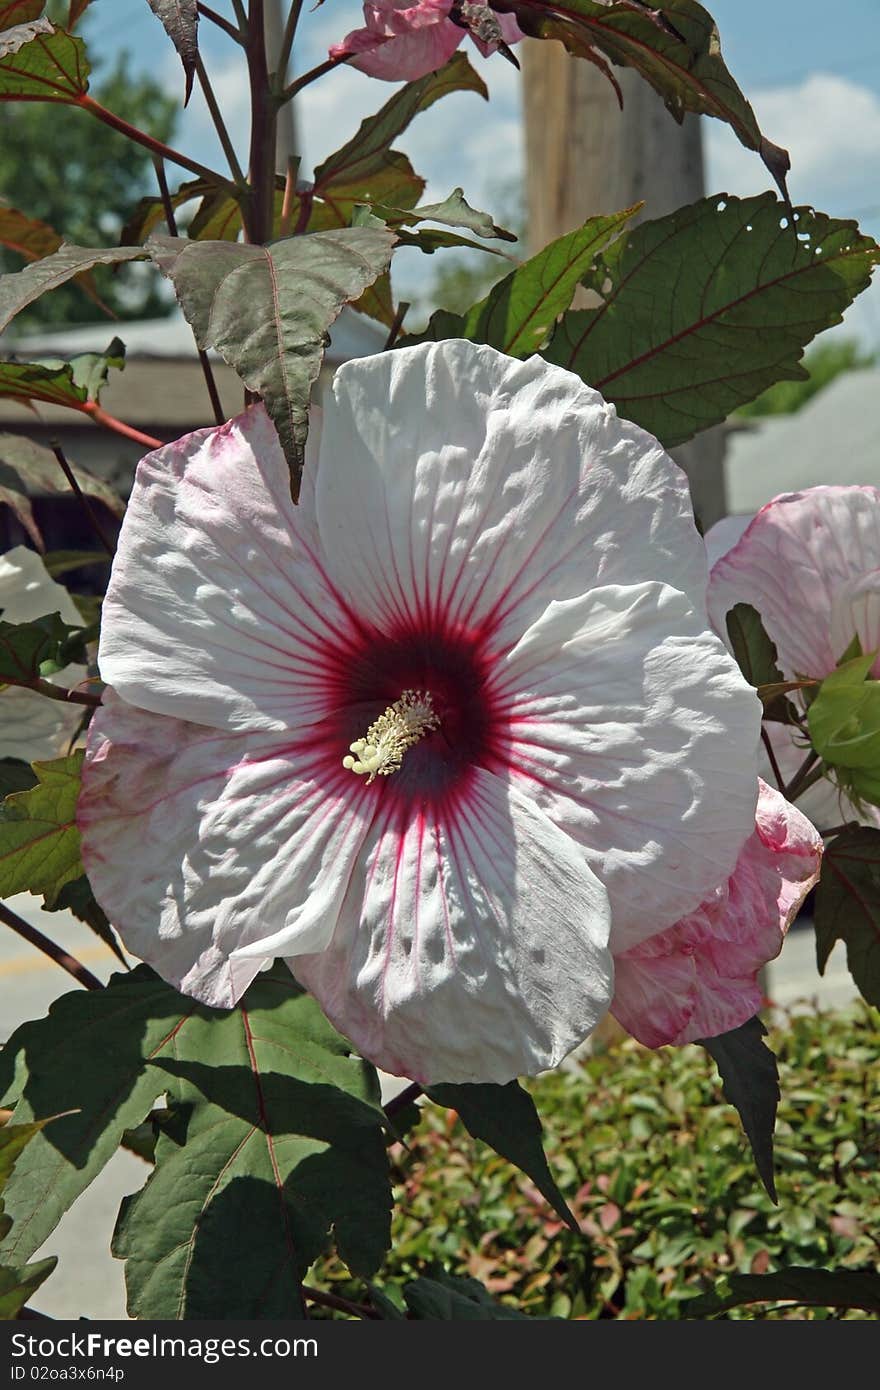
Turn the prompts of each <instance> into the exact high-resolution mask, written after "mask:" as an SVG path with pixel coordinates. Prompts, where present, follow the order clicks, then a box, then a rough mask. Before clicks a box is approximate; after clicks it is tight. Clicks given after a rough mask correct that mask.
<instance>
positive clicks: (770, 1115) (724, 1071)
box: [698, 1016, 779, 1202]
mask: <svg viewBox="0 0 880 1390" xmlns="http://www.w3.org/2000/svg"><path fill="white" fill-rule="evenodd" d="M766 1034H767V1029H766V1028H765V1027H764V1025H763V1023H762V1022H761V1020H760V1019H759V1018H758V1017H757V1016H756V1017H755V1018H750V1019H749V1020H748V1022H747V1023H743V1024H741V1025H740V1027H739V1028H731V1030H730V1032H729V1033H719V1034H718V1036H717V1037H714V1038H699V1039H698V1041H699V1043H700V1044H701V1046H703V1047H704V1048H705V1049H706V1051H707V1052H708V1053H709V1055H710V1056H711V1057H712V1059H713V1060H714V1062H715V1065H716V1066H717V1068H718V1073H719V1075H720V1077H721V1082H722V1089H723V1092H724V1098H725V1100H727V1101H729V1103H730V1104H731V1105H733V1106H735V1108H736V1110H737V1112H738V1114H739V1117H740V1119H741V1120H742V1127H743V1129H744V1130H745V1133H746V1138H747V1139H748V1141H749V1144H750V1145H751V1150H752V1154H753V1155H754V1159H755V1167H756V1168H757V1170H758V1174H759V1176H760V1178H761V1181H762V1183H763V1184H764V1186H765V1187H766V1189H767V1191H768V1193H769V1194H770V1196H771V1197H772V1198H773V1201H774V1202H775V1201H776V1183H775V1181H774V1178H773V1129H774V1126H775V1124H776V1107H777V1106H778V1104H779V1071H778V1069H777V1066H776V1058H775V1057H774V1055H773V1053H772V1052H771V1051H770V1049H769V1047H767V1046H766V1044H765V1043H764V1042H763V1041H762V1039H763V1038H764V1037H765V1036H766Z"/></svg>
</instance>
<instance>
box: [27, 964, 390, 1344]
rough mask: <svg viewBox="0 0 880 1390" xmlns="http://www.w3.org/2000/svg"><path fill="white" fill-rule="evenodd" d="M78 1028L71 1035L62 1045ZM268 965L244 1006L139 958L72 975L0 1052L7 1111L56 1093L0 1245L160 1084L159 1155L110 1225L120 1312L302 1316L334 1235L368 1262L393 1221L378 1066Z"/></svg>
mask: <svg viewBox="0 0 880 1390" xmlns="http://www.w3.org/2000/svg"><path fill="white" fill-rule="evenodd" d="M72 1040H75V1044H74V1043H72ZM347 1054H348V1044H346V1043H345V1042H344V1040H343V1039H342V1038H340V1037H339V1036H338V1034H336V1033H335V1032H334V1030H333V1029H332V1028H331V1026H330V1024H329V1023H327V1021H326V1019H325V1018H324V1016H323V1015H322V1014H321V1012H320V1010H319V1009H318V1006H317V1005H316V1004H315V1002H314V1000H312V999H311V998H310V996H308V995H307V994H304V993H303V992H302V991H301V990H300V989H299V987H298V986H297V984H296V982H295V981H294V979H293V977H292V976H291V974H290V972H289V971H288V970H287V969H286V967H284V966H278V967H276V969H274V970H272V971H270V972H269V973H267V974H262V975H260V976H259V977H258V979H257V980H256V981H255V982H254V984H253V985H252V986H251V988H250V989H249V990H248V992H247V995H246V996H245V999H244V1001H243V1003H242V1004H241V1005H239V1006H238V1007H237V1008H235V1009H232V1010H220V1009H208V1008H205V1007H204V1006H202V1005H200V1004H197V1003H195V1001H193V1000H192V999H187V998H185V997H184V996H182V995H180V994H178V993H177V992H176V991H175V990H173V989H171V988H170V987H169V986H168V985H166V984H164V983H163V982H162V981H161V980H158V979H157V978H156V976H155V975H153V973H152V971H150V970H148V969H146V968H145V967H139V968H138V969H137V970H135V971H133V972H132V973H131V974H129V975H125V976H121V975H115V976H114V977H113V978H112V980H111V981H110V984H109V985H108V987H107V988H106V989H104V990H94V991H85V990H76V991H74V992H73V993H71V994H68V995H65V996H64V997H63V998H61V999H59V1000H57V1001H56V1002H55V1003H54V1004H53V1005H52V1007H51V1010H50V1012H49V1016H48V1018H45V1019H41V1020H39V1021H36V1022H33V1023H26V1024H24V1025H23V1026H22V1027H21V1028H19V1029H18V1031H17V1032H16V1033H15V1034H14V1035H13V1037H12V1038H11V1039H10V1042H9V1043H8V1044H7V1046H6V1048H5V1049H4V1052H3V1053H2V1055H0V1092H3V1091H4V1090H5V1091H6V1094H7V1098H8V1096H9V1095H10V1094H11V1095H14V1096H20V1097H21V1098H20V1100H19V1104H18V1107H17V1109H16V1112H15V1118H16V1120H18V1119H29V1118H30V1117H31V1116H33V1115H42V1114H44V1113H47V1112H49V1111H53V1112H54V1111H55V1110H57V1108H58V1107H57V1104H56V1101H57V1098H58V1097H59V1096H62V1095H63V1097H64V1102H63V1103H64V1105H66V1106H69V1105H71V1104H74V1105H77V1106H79V1107H80V1110H79V1113H78V1114H76V1115H69V1116H67V1117H65V1118H64V1119H60V1120H58V1121H57V1123H56V1124H55V1125H54V1126H53V1127H52V1129H51V1130H50V1131H47V1132H46V1134H45V1135H40V1136H38V1137H37V1138H36V1139H35V1140H34V1142H33V1143H32V1144H31V1146H30V1147H29V1149H28V1150H27V1152H26V1153H25V1154H24V1155H23V1159H22V1161H21V1162H20V1163H19V1165H18V1167H17V1168H16V1171H15V1174H14V1176H13V1179H12V1181H11V1182H10V1185H9V1187H8V1188H7V1201H8V1209H9V1211H10V1212H11V1213H12V1215H13V1216H14V1218H15V1226H14V1227H13V1230H12V1233H11V1236H10V1237H9V1242H8V1250H9V1254H10V1256H11V1257H12V1258H17V1259H26V1258H27V1257H28V1256H29V1255H30V1254H31V1253H32V1252H33V1251H34V1250H35V1249H36V1248H37V1247H38V1246H39V1245H40V1244H41V1243H42V1242H43V1241H44V1240H45V1239H46V1237H47V1236H48V1235H49V1233H50V1232H51V1231H52V1230H53V1229H54V1227H55V1225H56V1224H57V1222H58V1220H59V1218H60V1217H61V1215H62V1214H63V1212H64V1211H65V1210H66V1209H67V1207H68V1206H69V1205H70V1204H71V1202H72V1201H73V1200H74V1199H75V1198H76V1197H77V1196H78V1195H79V1193H80V1192H82V1191H83V1189H84V1188H85V1187H86V1186H87V1185H88V1184H89V1183H90V1182H91V1181H92V1179H93V1178H94V1177H95V1176H96V1174H97V1173H98V1172H100V1170H101V1168H102V1167H103V1165H104V1164H105V1163H106V1162H107V1160H108V1159H109V1158H110V1156H111V1155H112V1153H113V1152H114V1151H115V1149H116V1148H117V1147H118V1145H119V1143H120V1142H121V1140H122V1136H123V1134H124V1132H125V1131H126V1130H128V1129H132V1128H135V1127H136V1126H138V1125H140V1124H141V1123H142V1122H143V1120H144V1119H145V1118H146V1117H147V1116H148V1115H149V1114H150V1111H151V1109H152V1106H153V1104H154V1102H155V1101H156V1100H157V1098H158V1097H159V1096H160V1095H162V1094H165V1093H167V1094H168V1095H169V1099H170V1102H171V1104H172V1107H173V1114H172V1116H171V1117H170V1118H169V1119H168V1121H167V1123H164V1124H163V1125H162V1126H161V1129H162V1132H161V1134H160V1136H159V1139H158V1141H157V1144H156V1167H155V1170H154V1172H153V1174H152V1176H151V1178H150V1181H149V1182H148V1184H147V1186H146V1187H145V1188H144V1189H143V1191H142V1192H140V1193H138V1194H136V1196H135V1197H133V1198H132V1199H130V1200H129V1201H128V1202H127V1203H126V1204H125V1205H124V1208H123V1210H122V1212H121V1214H120V1220H119V1225H118V1228H117V1233H116V1237H115V1240H114V1251H115V1253H116V1254H117V1255H118V1256H120V1257H121V1258H124V1259H126V1260H127V1262H128V1263H127V1269H126V1278H127V1283H128V1289H129V1306H130V1311H131V1312H132V1313H133V1314H134V1315H135V1316H142V1317H153V1316H162V1317H168V1318H177V1317H185V1318H196V1317H206V1316H210V1317H234V1316H239V1315H240V1316H249V1317H250V1316H252V1317H263V1318H265V1317H281V1316H285V1317H287V1316H298V1315H299V1314H300V1313H301V1309H300V1307H299V1297H298V1289H297V1281H298V1278H301V1277H302V1274H303V1273H304V1272H305V1269H306V1267H307V1266H308V1265H309V1264H310V1263H311V1262H312V1260H314V1258H315V1257H316V1255H317V1254H318V1253H319V1252H320V1251H322V1250H324V1249H325V1248H326V1246H327V1244H328V1240H329V1234H330V1230H331V1227H332V1228H333V1230H334V1236H335V1240H336V1244H337V1247H338V1249H339V1251H340V1254H341V1255H342V1257H343V1259H345V1260H346V1262H347V1263H348V1264H349V1265H350V1267H351V1268H352V1270H353V1271H354V1272H355V1273H357V1274H359V1275H362V1276H364V1277H368V1276H369V1274H371V1273H372V1272H373V1271H374V1270H375V1268H376V1267H377V1266H378V1264H379V1263H380V1261H381V1259H382V1256H383V1253H384V1251H385V1249H386V1248H387V1243H388V1233H389V1220H390V1201H391V1197H390V1187H389V1178H388V1163H387V1155H386V1150H385V1145H384V1141H383V1120H384V1115H383V1112H382V1110H381V1106H380V1099H379V1082H378V1077H377V1075H376V1072H375V1069H374V1068H373V1067H372V1066H370V1065H369V1063H367V1062H363V1061H361V1060H359V1059H356V1058H351V1057H349V1056H348V1055H347Z"/></svg>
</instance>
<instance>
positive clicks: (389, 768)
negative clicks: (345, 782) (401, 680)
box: [342, 690, 440, 786]
mask: <svg viewBox="0 0 880 1390" xmlns="http://www.w3.org/2000/svg"><path fill="white" fill-rule="evenodd" d="M439 727H440V720H439V719H438V718H437V715H436V714H435V713H434V705H433V702H432V700H431V695H430V692H429V691H427V690H404V692H403V694H402V695H401V697H400V699H399V700H395V701H394V704H393V705H389V706H388V707H387V709H386V710H385V712H384V714H380V715H379V718H378V719H377V720H376V721H375V723H373V724H371V725H370V727H369V729H368V730H367V732H366V735H365V737H364V738H358V739H355V741H354V743H352V744H350V745H349V747H350V749H351V752H350V753H347V754H346V756H345V757H344V758H343V759H342V766H343V767H344V768H347V769H348V771H349V772H356V773H357V775H358V776H359V777H366V779H367V786H369V785H370V783H371V782H372V781H373V779H374V778H375V777H388V776H390V774H391V773H392V772H397V771H398V770H399V768H400V765H401V763H402V761H403V755H404V753H405V752H406V751H407V749H408V748H412V746H413V744H414V743H418V742H419V740H420V739H421V738H424V736H425V734H427V733H430V732H431V730H432V729H438V728H439Z"/></svg>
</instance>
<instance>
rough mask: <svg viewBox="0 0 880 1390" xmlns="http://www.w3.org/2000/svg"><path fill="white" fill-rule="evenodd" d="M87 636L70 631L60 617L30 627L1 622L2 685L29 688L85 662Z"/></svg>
mask: <svg viewBox="0 0 880 1390" xmlns="http://www.w3.org/2000/svg"><path fill="white" fill-rule="evenodd" d="M84 636H85V633H84V629H83V628H79V627H71V626H70V624H69V623H66V622H64V620H63V619H62V617H61V615H60V613H50V614H48V615H47V616H46V617H44V618H35V619H34V620H33V622H30V623H6V622H4V621H3V620H2V619H0V685H3V684H4V683H5V684H9V685H28V684H30V683H31V682H32V681H35V680H38V679H39V678H40V677H41V676H50V675H54V673H55V672H56V671H61V670H63V668H64V667H65V666H69V665H70V663H71V662H83V661H85V659H86V654H85V651H84V649H83V645H82V643H83V638H84Z"/></svg>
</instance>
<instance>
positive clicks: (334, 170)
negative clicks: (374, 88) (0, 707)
mask: <svg viewBox="0 0 880 1390" xmlns="http://www.w3.org/2000/svg"><path fill="white" fill-rule="evenodd" d="M465 91H470V92H477V93H479V95H480V96H481V97H484V98H486V99H487V100H488V96H489V93H488V91H487V89H486V84H485V83H484V82H483V80H482V79H481V78H480V77H478V76H477V74H476V73H475V72H474V70H473V68H472V67H471V65H470V63H469V62H468V60H467V58H466V57H465V55H464V54H463V53H456V54H454V55H453V57H452V58H450V60H449V62H448V63H446V64H445V66H444V67H442V68H440V69H439V71H438V72H432V73H429V74H428V75H427V76H426V77H420V78H418V80H417V81H415V82H408V83H407V84H406V86H405V87H401V88H399V90H398V91H396V92H395V93H394V95H393V96H392V97H391V98H390V99H389V100H388V101H386V103H385V105H384V106H383V107H382V108H381V110H380V111H378V112H377V113H376V115H375V116H368V117H367V119H366V120H365V121H362V122H361V125H360V127H359V129H358V132H357V134H356V135H355V136H354V137H353V139H351V140H349V141H348V142H347V143H346V144H345V145H343V146H342V148H341V149H339V150H337V151H336V152H335V154H331V155H330V156H329V157H328V158H327V159H325V160H324V162H323V163H322V164H320V165H319V166H318V168H317V169H316V170H315V193H316V194H317V195H318V196H319V197H321V198H324V199H326V198H328V196H330V190H331V188H332V189H334V190H335V191H336V192H337V193H338V190H339V189H340V188H342V187H353V186H354V187H356V186H358V185H361V184H363V181H364V180H365V179H370V178H372V177H373V176H374V175H375V174H376V173H378V172H380V171H385V170H387V168H388V166H389V158H388V156H389V148H390V146H391V144H392V142H393V141H394V140H396V139H397V137H398V135H400V134H402V133H403V131H404V130H406V128H407V126H408V125H409V123H410V121H411V120H412V119H413V117H414V116H417V115H418V114H419V112H421V111H427V109H428V107H429V106H432V105H433V104H434V102H435V101H439V99H440V98H441V97H444V96H446V95H447V94H448V93H449V92H465ZM397 159H398V160H400V161H403V160H405V156H403V155H398V156H397ZM408 163H409V162H408V161H406V164H407V165H408ZM401 167H402V166H401ZM387 200H388V201H389V202H390V201H392V199H391V198H390V197H389V198H388V199H387ZM353 201H356V202H364V201H367V200H366V199H365V198H364V197H358V198H354V199H353ZM398 201H399V200H398Z"/></svg>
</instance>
